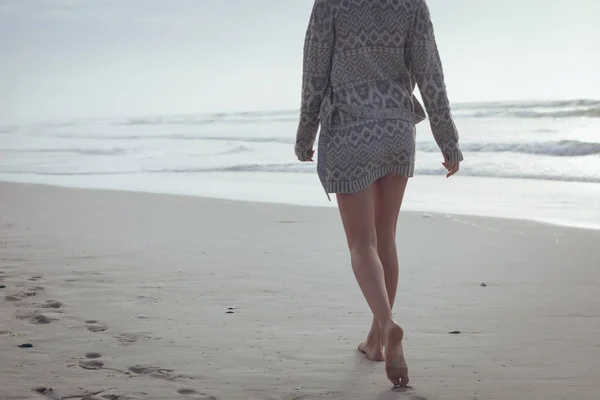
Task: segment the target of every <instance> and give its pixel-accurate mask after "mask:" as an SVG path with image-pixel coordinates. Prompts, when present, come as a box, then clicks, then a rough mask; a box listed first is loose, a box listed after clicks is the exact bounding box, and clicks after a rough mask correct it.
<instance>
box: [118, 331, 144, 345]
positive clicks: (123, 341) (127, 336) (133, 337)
mask: <svg viewBox="0 0 600 400" xmlns="http://www.w3.org/2000/svg"><path fill="white" fill-rule="evenodd" d="M113 337H114V338H115V339H117V341H118V342H119V344H120V345H121V346H131V345H132V344H134V343H136V342H137V341H139V340H150V339H153V338H152V336H149V335H145V334H143V333H121V334H118V335H116V336H113Z"/></svg>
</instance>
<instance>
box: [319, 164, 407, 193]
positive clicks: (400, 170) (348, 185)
mask: <svg viewBox="0 0 600 400" xmlns="http://www.w3.org/2000/svg"><path fill="white" fill-rule="evenodd" d="M414 170H415V165H414V164H413V163H411V164H391V165H386V166H384V167H381V168H378V169H376V170H374V171H371V172H370V173H368V174H367V175H364V176H362V177H360V178H358V179H355V180H352V181H344V182H335V181H321V182H322V185H323V189H325V193H327V194H329V193H339V194H352V193H357V192H360V191H361V190H364V189H366V188H367V187H369V186H370V185H372V184H373V183H374V182H375V181H377V180H378V179H381V178H383V177H384V176H386V175H388V174H390V173H395V174H398V175H402V176H406V177H408V178H411V177H412V176H413V175H414Z"/></svg>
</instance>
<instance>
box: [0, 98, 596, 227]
mask: <svg viewBox="0 0 600 400" xmlns="http://www.w3.org/2000/svg"><path fill="white" fill-rule="evenodd" d="M453 113H454V116H455V120H456V124H457V126H458V128H459V130H460V138H461V139H460V140H461V146H462V149H463V152H464V155H465V161H464V162H463V164H462V165H461V171H460V174H459V175H458V176H456V177H453V178H451V179H445V177H444V169H443V167H442V166H441V161H442V159H441V154H440V152H439V149H438V148H437V145H436V144H435V142H434V140H433V136H432V134H431V131H430V130H429V125H428V121H425V122H423V123H421V124H419V126H418V137H417V164H416V172H415V178H414V179H412V180H411V182H410V183H409V188H408V191H407V197H406V200H405V204H404V209H406V210H413V211H421V212H425V213H429V212H435V213H442V214H452V215H454V214H468V215H483V216H492V217H502V218H517V219H527V220H536V221H542V222H548V223H553V224H560V225H569V226H578V227H587V228H594V229H600V101H594V100H573V101H554V102H518V103H517V102H513V103H508V102H502V103H482V104H477V103H472V104H457V105H455V106H454V107H453ZM297 118H298V112H297V111H295V110H292V111H285V110H282V111H261V112H234V113H227V112H224V113H212V114H202V113H198V114H196V115H169V116H146V117H118V118H101V119H78V120H64V121H45V122H39V121H37V122H31V121H30V122H26V121H0V180H4V181H12V182H26V183H42V184H50V185H60V186H68V187H81V188H101V189H115V190H134V191H144V192H153V193H170V194H183V195H195V196H207V197H217V198H225V199H236V200H250V201H265V202H277V203H289V204H302V205H310V206H334V205H335V202H329V201H328V200H327V198H326V196H325V193H324V192H323V191H322V189H321V187H320V184H319V181H318V177H317V175H316V165H315V164H314V163H313V164H302V163H299V162H297V161H296V159H295V156H294V153H293V144H294V139H295V130H296V124H297ZM131 207H135V205H134V204H132V205H131ZM157 212H159V210H157Z"/></svg>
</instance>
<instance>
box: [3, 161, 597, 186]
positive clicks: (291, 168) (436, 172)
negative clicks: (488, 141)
mask: <svg viewBox="0 0 600 400" xmlns="http://www.w3.org/2000/svg"><path fill="white" fill-rule="evenodd" d="M315 170H316V167H315V164H301V163H297V162H295V163H280V164H238V165H228V166H208V167H197V168H193V167H192V168H156V169H140V170H122V171H23V170H5V171H0V172H1V173H3V174H15V175H40V176H102V175H106V176H112V175H140V174H167V175H169V174H211V173H223V172H234V173H236V172H237V173H240V172H242V173H243V172H246V173H311V174H314V173H316V171H315ZM444 173H445V170H444V169H443V168H423V167H418V166H417V168H416V170H415V175H422V176H423V175H424V176H443V175H444ZM461 175H463V176H471V177H482V178H503V179H529V180H543V181H562V182H580V183H599V184H600V176H576V175H567V174H565V175H559V174H551V173H550V174H549V173H528V172H515V171H506V170H503V169H498V170H495V171H491V170H485V169H478V168H469V167H468V166H465V167H464V168H463V169H461Z"/></svg>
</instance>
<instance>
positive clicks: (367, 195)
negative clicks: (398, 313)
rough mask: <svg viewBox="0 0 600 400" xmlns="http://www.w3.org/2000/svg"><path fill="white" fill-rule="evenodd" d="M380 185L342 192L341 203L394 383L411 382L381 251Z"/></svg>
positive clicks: (354, 263) (358, 274) (354, 262)
mask: <svg viewBox="0 0 600 400" xmlns="http://www.w3.org/2000/svg"><path fill="white" fill-rule="evenodd" d="M376 188H377V185H375V184H374V185H371V186H369V187H368V188H367V189H365V190H363V191H361V192H358V193H354V194H339V195H338V196H337V199H338V206H339V210H340V214H341V217H342V222H343V224H344V230H345V231H346V238H347V240H348V247H349V249H350V259H351V263H352V270H353V271H354V275H355V277H356V281H357V282H358V285H359V286H360V289H361V290H362V292H363V294H364V296H365V299H366V300H367V303H368V304H369V307H370V308H371V311H372V312H373V315H374V316H375V320H376V322H377V325H378V326H379V329H380V332H382V336H383V340H384V342H385V343H386V345H387V346H386V372H387V375H388V378H389V379H390V380H391V381H392V383H394V384H402V385H404V386H405V385H406V384H408V369H407V367H406V362H405V361H404V355H403V353H402V339H403V335H404V333H403V331H402V328H401V327H400V326H399V325H398V324H397V323H396V322H395V321H394V320H393V319H392V309H391V305H390V301H389V298H388V293H387V289H386V284H385V273H384V270H383V266H382V264H381V261H380V259H379V255H378V252H377V226H376V221H375V219H376V214H375V207H376V206H375V199H376V195H375V190H376Z"/></svg>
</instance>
